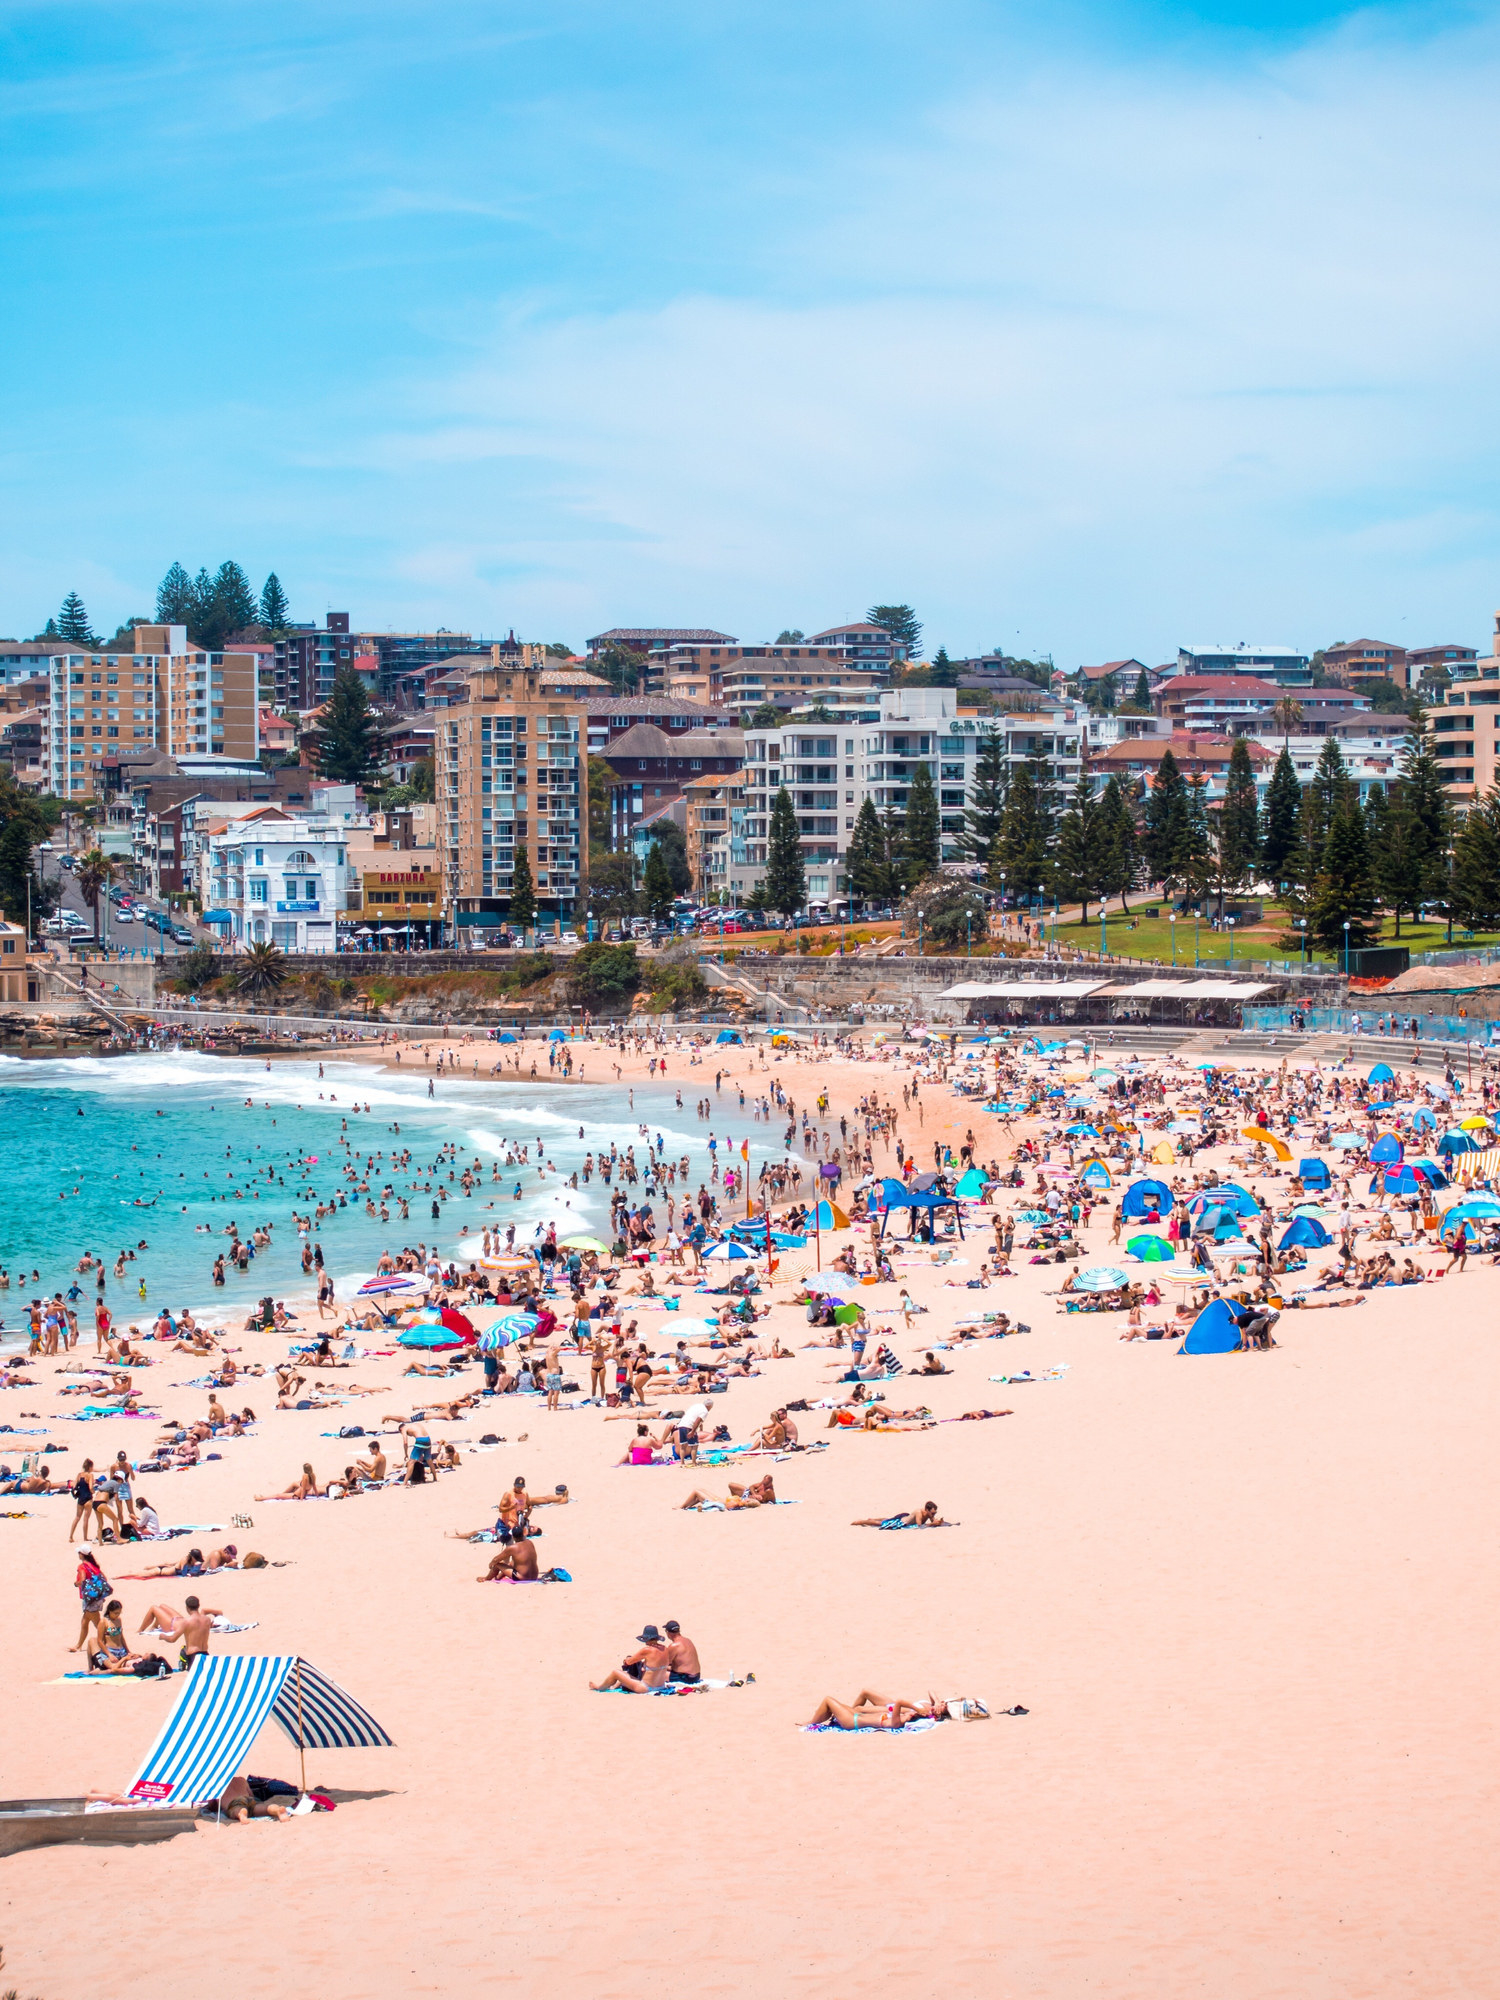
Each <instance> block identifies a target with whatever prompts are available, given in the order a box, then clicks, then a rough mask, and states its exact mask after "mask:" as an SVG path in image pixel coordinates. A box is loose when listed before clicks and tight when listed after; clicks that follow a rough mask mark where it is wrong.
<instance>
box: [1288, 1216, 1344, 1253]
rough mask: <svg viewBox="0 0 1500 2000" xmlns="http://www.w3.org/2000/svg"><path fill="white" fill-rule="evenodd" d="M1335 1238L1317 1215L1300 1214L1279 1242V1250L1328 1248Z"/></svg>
mask: <svg viewBox="0 0 1500 2000" xmlns="http://www.w3.org/2000/svg"><path fill="white" fill-rule="evenodd" d="M1332 1241H1333V1238H1332V1237H1331V1236H1330V1235H1329V1234H1328V1231H1327V1230H1326V1229H1325V1228H1324V1227H1323V1225H1322V1223H1321V1222H1319V1220H1318V1218H1317V1217H1316V1216H1315V1215H1299V1216H1298V1217H1297V1218H1296V1220H1295V1221H1294V1222H1293V1223H1292V1224H1291V1225H1290V1227H1289V1228H1288V1229H1287V1231H1286V1234H1285V1235H1284V1236H1283V1237H1282V1239H1281V1241H1280V1242H1279V1243H1278V1244H1277V1246H1276V1248H1277V1249H1278V1250H1326V1249H1327V1248H1328V1246H1329V1244H1330V1243H1331V1242H1332Z"/></svg>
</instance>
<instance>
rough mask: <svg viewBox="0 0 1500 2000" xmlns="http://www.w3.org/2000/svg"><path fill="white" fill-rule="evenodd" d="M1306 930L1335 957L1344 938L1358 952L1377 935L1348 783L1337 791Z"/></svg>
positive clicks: (1369, 872)
mask: <svg viewBox="0 0 1500 2000" xmlns="http://www.w3.org/2000/svg"><path fill="white" fill-rule="evenodd" d="M1346 924H1347V925H1348V931H1347V932H1346V931H1345V928H1344V926H1345V925H1346ZM1308 930H1309V932H1310V934H1311V935H1312V937H1313V938H1314V939H1316V941H1317V942H1318V943H1319V944H1320V945H1322V946H1323V948H1324V950H1325V951H1330V952H1332V953H1333V954H1334V955H1335V956H1336V957H1340V958H1341V957H1342V954H1343V951H1344V945H1345V939H1346V937H1347V940H1348V947H1349V949H1350V950H1351V951H1362V950H1363V949H1364V948H1365V947H1366V946H1367V945H1372V944H1374V943H1375V942H1376V941H1377V939H1378V938H1379V936H1380V924H1379V920H1378V911H1377V904H1376V895H1375V876H1374V869H1373V868H1372V866H1371V862H1370V848H1369V840H1368V838H1367V835H1366V830H1365V816H1364V811H1363V809H1362V808H1361V806H1360V803H1359V798H1358V795H1357V794H1356V793H1355V791H1354V788H1353V787H1352V786H1349V787H1346V788H1345V789H1344V790H1343V791H1342V792H1341V793H1340V795H1339V799H1338V803H1337V804H1336V805H1335V807H1334V810H1333V818H1332V820H1331V821H1330V823H1329V827H1328V836H1327V839H1326V840H1325V841H1324V843H1323V866H1322V868H1321V869H1320V870H1319V873H1318V876H1317V880H1316V882H1315V884H1314V886H1313V893H1312V905H1311V909H1310V911H1309V916H1308Z"/></svg>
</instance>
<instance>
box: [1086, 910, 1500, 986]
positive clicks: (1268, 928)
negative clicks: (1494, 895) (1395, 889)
mask: <svg viewBox="0 0 1500 2000" xmlns="http://www.w3.org/2000/svg"><path fill="white" fill-rule="evenodd" d="M1165 907H1166V906H1165V904H1160V903H1158V904H1153V903H1152V902H1151V900H1150V899H1149V898H1147V899H1145V900H1144V901H1143V902H1142V904H1141V905H1140V908H1141V909H1142V910H1147V909H1153V908H1155V909H1160V910H1163V911H1164V910H1165ZM1291 928H1292V925H1291V920H1290V918H1289V917H1287V916H1286V915H1285V913H1284V912H1283V911H1281V910H1278V909H1270V908H1268V909H1267V913H1266V919H1265V921H1264V922H1263V923H1261V924H1257V925H1256V926H1255V927H1254V928H1253V929H1250V930H1246V931H1241V930H1239V929H1236V931H1235V933H1234V948H1233V962H1234V963H1235V964H1236V965H1238V964H1240V963H1242V962H1244V961H1245V960H1247V959H1248V960H1256V959H1269V958H1274V959H1277V960H1282V959H1284V958H1286V957H1287V956H1288V954H1287V953H1286V952H1285V950H1284V948H1283V947H1282V945H1281V942H1280V940H1281V938H1282V937H1283V936H1284V935H1285V934H1286V933H1287V932H1288V931H1290V930H1291ZM1105 930H1106V937H1107V949H1108V951H1109V952H1110V954H1111V955H1112V956H1119V957H1122V958H1145V959H1153V960H1155V961H1156V962H1157V963H1159V964H1162V965H1171V964H1172V963H1173V932H1174V930H1175V932H1176V963H1177V964H1178V965H1179V966H1186V967H1187V968H1189V969H1191V968H1192V967H1193V965H1194V964H1195V963H1196V964H1197V965H1199V966H1205V965H1209V966H1213V967H1215V968H1216V969H1217V968H1219V967H1223V966H1227V965H1228V964H1229V963H1230V940H1229V937H1228V934H1227V933H1226V932H1224V931H1216V930H1214V929H1213V928H1212V927H1211V926H1210V925H1209V924H1208V922H1207V921H1206V920H1204V921H1200V922H1198V923H1197V924H1196V925H1195V923H1194V920H1193V917H1192V916H1191V914H1189V915H1187V916H1179V917H1178V919H1177V922H1176V924H1175V925H1173V924H1170V923H1169V922H1168V921H1167V918H1166V916H1165V915H1164V914H1163V915H1159V916H1145V915H1141V914H1139V913H1137V914H1136V915H1135V916H1133V917H1127V916H1122V915H1121V914H1120V913H1119V912H1118V911H1116V910H1111V911H1110V913H1109V917H1108V919H1107V922H1106V926H1105ZM1195 931H1196V944H1195V935H1194V934H1195ZM1048 934H1049V936H1050V935H1051V934H1052V933H1051V929H1050V926H1049V932H1048ZM1056 936H1057V942H1058V943H1059V944H1065V945H1072V946H1075V947H1077V948H1078V949H1080V950H1083V951H1085V952H1090V953H1093V954H1097V953H1098V950H1099V916H1098V912H1097V910H1096V911H1093V912H1091V913H1090V917H1089V921H1088V923H1087V924H1079V923H1076V922H1075V923H1060V924H1058V926H1057V931H1056ZM1380 941H1381V943H1382V944H1396V943H1398V942H1399V943H1401V944H1404V945H1405V946H1406V947H1407V948H1408V949H1409V950H1410V952H1411V954H1412V956H1413V958H1415V957H1416V956H1417V954H1418V953H1419V952H1424V951H1443V950H1446V949H1448V926H1447V925H1446V924H1445V923H1423V924H1412V923H1411V922H1410V921H1409V920H1405V921H1403V923H1402V925H1401V936H1400V938H1399V939H1398V938H1397V937H1396V925H1395V921H1394V919H1393V918H1390V917H1387V918H1386V920H1385V924H1384V926H1383V929H1382V933H1381V940H1380ZM1495 944H1500V932H1494V931H1481V932H1476V933H1475V934H1474V935H1473V936H1472V937H1466V936H1465V935H1464V934H1463V933H1462V932H1461V931H1460V930H1459V928H1458V927H1457V926H1456V925H1455V927H1454V931H1453V947H1454V948H1455V949H1457V948H1460V947H1463V946H1476V947H1477V946H1481V945H1495ZM1195 949H1196V958H1195V955H1194V954H1195ZM1291 956H1292V957H1293V958H1295V956H1296V954H1295V953H1292V954H1291ZM1310 962H1311V963H1312V964H1314V965H1322V966H1324V967H1325V968H1326V969H1328V970H1330V971H1332V970H1335V969H1336V961H1335V959H1334V958H1333V957H1332V956H1330V955H1329V954H1326V953H1319V952H1316V951H1314V952H1313V953H1312V954H1311V959H1310Z"/></svg>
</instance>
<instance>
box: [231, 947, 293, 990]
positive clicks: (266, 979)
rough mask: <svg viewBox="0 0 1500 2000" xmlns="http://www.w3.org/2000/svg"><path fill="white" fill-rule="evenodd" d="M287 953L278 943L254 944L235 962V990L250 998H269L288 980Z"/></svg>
mask: <svg viewBox="0 0 1500 2000" xmlns="http://www.w3.org/2000/svg"><path fill="white" fill-rule="evenodd" d="M287 976H288V975H287V963H286V954H285V953H284V952H283V951H282V950H281V949H280V947H279V946H278V945H274V944H252V945H250V946H249V947H248V949H247V950H246V952H245V955H244V957H243V958H241V959H238V960H237V961H236V963H235V970H234V990H235V992H236V993H243V994H244V995H245V996H246V997H247V998H248V999H251V1000H261V999H267V998H270V997H271V996H273V995H274V994H277V993H279V992H280V991H281V989H282V987H283V986H285V984H286V982H287Z"/></svg>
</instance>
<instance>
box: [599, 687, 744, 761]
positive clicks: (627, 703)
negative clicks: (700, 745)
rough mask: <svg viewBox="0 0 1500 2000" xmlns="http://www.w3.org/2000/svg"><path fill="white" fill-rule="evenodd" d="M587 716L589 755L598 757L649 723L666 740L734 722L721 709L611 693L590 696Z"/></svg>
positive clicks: (668, 698)
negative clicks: (626, 735) (635, 729)
mask: <svg viewBox="0 0 1500 2000" xmlns="http://www.w3.org/2000/svg"><path fill="white" fill-rule="evenodd" d="M588 713H589V722H588V729H589V754H590V755H591V756H595V757H597V756H601V755H602V754H603V752H604V751H605V750H607V749H608V747H609V745H610V744H611V743H614V742H615V741H617V740H618V738H620V737H621V736H623V735H624V734H625V732H626V730H628V729H634V728H635V726H636V724H637V723H647V724H649V725H650V727H651V728H653V729H659V730H660V731H661V732H662V734H663V735H664V736H686V735H688V734H689V733H691V732H699V733H701V732H704V731H710V730H717V729H727V728H728V727H730V720H731V719H730V717H729V716H728V715H727V714H726V713H725V711H724V710H723V709H722V708H706V707H705V706H704V705H703V704H702V703H701V702H696V701H687V700H684V699H682V698H680V697H677V696H674V695H672V694H666V695H620V694H615V693H614V692H613V691H612V690H606V692H604V693H603V694H600V693H597V692H591V693H590V696H589V711H588Z"/></svg>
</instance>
